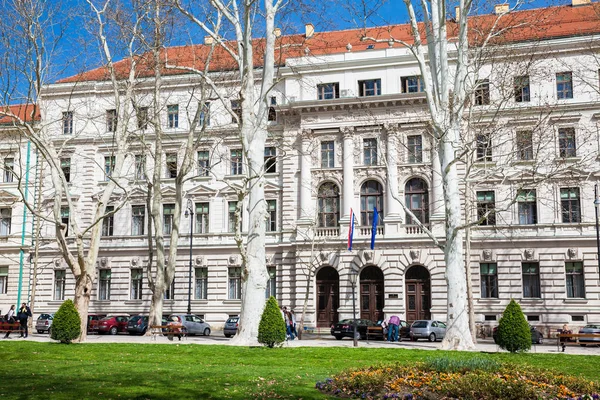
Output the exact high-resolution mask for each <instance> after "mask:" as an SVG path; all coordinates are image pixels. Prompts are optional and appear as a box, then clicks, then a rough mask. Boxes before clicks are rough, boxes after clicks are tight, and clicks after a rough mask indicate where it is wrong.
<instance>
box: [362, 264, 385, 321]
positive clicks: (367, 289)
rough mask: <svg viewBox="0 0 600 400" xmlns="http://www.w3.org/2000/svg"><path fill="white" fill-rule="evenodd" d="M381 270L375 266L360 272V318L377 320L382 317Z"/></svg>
mask: <svg viewBox="0 0 600 400" xmlns="http://www.w3.org/2000/svg"><path fill="white" fill-rule="evenodd" d="M383 295H384V293H383V272H382V271H381V269H379V268H378V267H375V266H370V267H366V268H365V269H363V270H362V272H361V273H360V318H362V319H369V320H371V321H374V322H377V321H379V320H381V319H383V305H384V304H383Z"/></svg>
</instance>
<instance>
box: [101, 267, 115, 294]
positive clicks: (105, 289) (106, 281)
mask: <svg viewBox="0 0 600 400" xmlns="http://www.w3.org/2000/svg"><path fill="white" fill-rule="evenodd" d="M106 272H108V278H107V277H106V276H104V278H103V276H102V274H103V273H106ZM111 278H112V271H111V270H110V269H109V268H102V269H100V270H99V271H98V300H100V301H107V300H110V286H111V285H110V281H111Z"/></svg>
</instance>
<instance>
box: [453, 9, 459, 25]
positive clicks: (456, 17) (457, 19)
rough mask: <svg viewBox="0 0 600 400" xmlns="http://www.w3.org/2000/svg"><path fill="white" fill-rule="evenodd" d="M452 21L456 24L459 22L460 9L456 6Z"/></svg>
mask: <svg viewBox="0 0 600 400" xmlns="http://www.w3.org/2000/svg"><path fill="white" fill-rule="evenodd" d="M454 16H455V17H454V19H455V20H456V22H458V21H460V7H459V6H456V7H454Z"/></svg>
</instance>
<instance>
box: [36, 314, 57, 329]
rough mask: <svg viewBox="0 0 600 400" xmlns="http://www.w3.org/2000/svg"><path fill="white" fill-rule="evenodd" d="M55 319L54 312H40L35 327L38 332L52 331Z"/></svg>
mask: <svg viewBox="0 0 600 400" xmlns="http://www.w3.org/2000/svg"><path fill="white" fill-rule="evenodd" d="M53 319H54V314H40V316H39V317H38V319H37V321H35V329H36V330H37V333H44V332H48V333H50V330H52V320H53Z"/></svg>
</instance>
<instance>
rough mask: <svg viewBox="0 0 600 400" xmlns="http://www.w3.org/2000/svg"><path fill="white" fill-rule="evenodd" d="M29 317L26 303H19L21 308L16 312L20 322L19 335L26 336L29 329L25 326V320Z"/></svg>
mask: <svg viewBox="0 0 600 400" xmlns="http://www.w3.org/2000/svg"><path fill="white" fill-rule="evenodd" d="M29 317H31V309H30V308H29V306H28V305H27V304H25V303H23V304H21V308H19V312H18V313H17V319H18V320H19V323H20V324H21V335H20V336H19V337H24V338H26V337H27V336H29V330H28V328H27V321H28V319H29Z"/></svg>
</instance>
